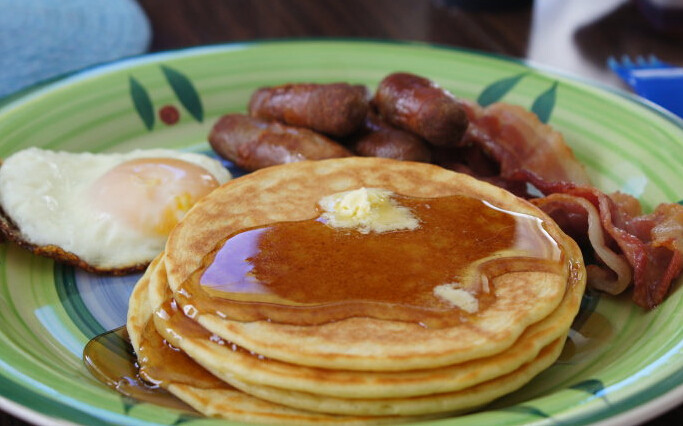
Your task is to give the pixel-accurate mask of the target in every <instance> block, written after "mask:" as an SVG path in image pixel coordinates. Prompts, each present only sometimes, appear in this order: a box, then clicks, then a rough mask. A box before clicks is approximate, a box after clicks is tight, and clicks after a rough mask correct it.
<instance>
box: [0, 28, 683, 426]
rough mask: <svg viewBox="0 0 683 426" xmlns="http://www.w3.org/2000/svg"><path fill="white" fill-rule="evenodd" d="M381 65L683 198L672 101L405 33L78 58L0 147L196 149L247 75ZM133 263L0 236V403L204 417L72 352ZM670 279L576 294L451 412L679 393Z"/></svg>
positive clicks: (557, 414) (10, 108)
mask: <svg viewBox="0 0 683 426" xmlns="http://www.w3.org/2000/svg"><path fill="white" fill-rule="evenodd" d="M393 71H410V72H414V73H417V74H421V75H424V76H427V77H429V78H431V79H433V80H434V81H436V82H438V83H439V84H440V85H442V86H443V87H445V88H447V89H448V90H450V91H452V92H453V93H455V94H456V95H458V96H460V97H463V98H469V99H473V100H479V101H480V102H481V103H488V102H493V101H495V100H502V101H505V102H509V103H514V104H519V105H522V106H524V107H526V108H529V109H531V110H533V111H535V112H536V113H537V114H538V115H539V117H541V118H542V119H543V120H544V121H547V122H548V123H549V124H551V125H553V126H554V127H556V128H557V129H559V130H560V131H561V132H563V134H564V136H565V139H566V140H567V142H568V143H569V144H570V145H571V146H572V147H573V149H574V150H575V153H576V154H577V157H578V158H579V160H580V161H582V162H583V163H584V164H585V165H586V166H587V169H588V172H589V174H590V176H591V177H592V178H593V181H594V183H595V185H596V186H597V187H598V188H600V189H602V190H604V191H614V190H621V191H624V192H627V193H630V194H632V195H635V196H636V197H638V198H639V199H640V200H641V202H642V203H643V205H644V206H645V208H646V209H648V210H649V209H651V208H653V206H655V205H656V204H658V203H659V202H662V201H669V202H676V201H678V200H681V199H683V188H682V187H681V185H680V176H683V160H682V159H683V143H682V141H683V124H682V122H681V120H679V119H677V118H676V117H674V116H673V115H670V114H667V113H666V112H664V111H663V110H660V109H657V108H656V107H654V106H652V105H647V104H645V103H643V102H641V101H639V100H637V99H636V98H635V97H632V96H629V95H627V94H624V93H621V92H617V91H613V90H608V89H605V88H601V87H598V86H595V85H592V84H590V83H587V82H581V81H578V80H576V79H574V78H571V77H569V76H565V75H562V74H561V73H557V72H553V71H549V70H544V69H542V68H539V67H537V66H532V65H530V64H527V63H524V62H521V61H516V60H511V59H506V58H502V57H498V56H492V55H485V54H481V53H477V52H471V51H463V50H456V49H451V48H443V47H436V46H429V45H424V44H413V43H393V42H372V41H364V42H357V41H346V40H310V41H273V42H262V43H242V44H231V45H221V46H211V47H202V48H194V49H189V50H182V51H176V52H170V53H163V54H156V55H149V56H142V57H138V58H132V59H128V60H124V61H122V62H117V63H113V64H109V65H105V66H101V67H96V68H93V69H89V70H85V71H82V72H79V73H77V74H75V75H71V76H68V77H65V78H63V79H61V80H59V81H57V82H53V83H51V84H47V85H44V86H42V87H37V88H34V89H33V90H31V91H29V92H28V93H24V94H22V95H21V96H16V97H13V98H12V99H10V100H7V101H5V103H4V104H3V105H2V106H0V156H3V157H4V156H7V155H9V154H10V153H12V152H14V151H17V150H19V149H22V148H26V147H29V146H41V147H45V148H50V149H60V150H68V151H109V152H112V151H127V150H131V149H134V148H153V147H170V148H177V149H185V150H194V151H204V152H209V151H210V150H209V147H208V144H207V142H206V135H207V134H208V131H209V129H210V127H211V125H212V123H213V122H214V121H215V120H216V119H217V118H218V117H219V116H220V115H222V114H225V113H228V112H243V111H244V110H245V108H246V104H247V101H248V99H249V96H250V94H251V92H252V91H253V90H254V89H255V88H257V87H260V86H264V85H273V84H279V83H284V82H295V81H309V82H310V81H312V82H332V81H347V82H352V83H363V84H366V85H368V86H369V87H370V88H371V89H374V87H375V86H376V85H377V83H378V82H379V81H380V80H381V79H382V77H384V76H385V75H387V74H388V73H390V72H393ZM136 278H137V276H128V277H122V278H103V277H99V276H95V275H90V274H87V273H84V272H82V271H79V270H76V269H74V268H70V267H65V266H63V265H60V264H55V263H53V262H52V261H50V260H46V259H43V258H38V257H34V256H32V255H30V254H27V253H26V252H24V251H22V250H20V249H18V248H17V247H15V246H13V245H7V244H4V245H2V246H0V394H1V395H2V399H1V401H2V403H0V406H2V408H3V409H5V410H7V411H9V412H12V413H15V414H16V415H19V416H22V417H24V418H28V419H32V420H34V421H37V422H39V423H44V422H47V421H48V420H47V419H49V418H57V419H62V420H67V421H71V422H74V423H84V424H103V423H105V422H107V423H111V424H131V425H151V424H157V425H158V424H161V425H171V424H177V423H183V424H184V425H188V426H190V425H199V424H207V425H208V424H214V423H216V422H217V421H216V420H212V419H201V418H196V417H192V416H188V415H186V413H183V412H180V411H175V410H172V409H167V408H160V407H157V406H154V405H152V404H145V403H138V402H136V401H132V400H130V399H127V398H123V397H121V396H120V395H118V394H117V393H116V392H113V391H111V390H109V389H108V388H106V387H105V386H103V385H101V384H100V383H99V382H97V381H96V380H95V379H94V378H93V377H92V376H91V375H90V374H89V373H88V372H87V371H86V369H85V367H84V366H83V363H82V361H81V352H82V349H83V347H84V345H85V344H86V343H87V342H88V340H89V339H91V338H92V337H93V336H95V335H97V334H99V333H100V332H103V331H105V330H109V329H112V328H115V327H117V326H120V325H122V324H123V323H124V319H125V312H126V305H127V298H128V295H129V294H130V291H131V289H132V287H133V285H134V283H135V280H136ZM680 287H681V280H679V281H678V282H677V283H676V284H675V288H674V290H673V293H672V294H671V296H670V297H669V298H668V300H666V302H665V303H663V304H662V305H661V306H659V307H658V308H656V309H654V310H652V311H649V312H645V311H643V310H642V309H640V308H638V307H637V306H635V305H634V304H633V303H630V301H629V296H628V295H624V296H620V297H607V296H601V295H599V294H596V293H592V292H590V293H587V295H586V297H585V298H584V303H583V305H582V310H581V312H580V313H579V316H578V317H577V321H576V322H575V324H574V326H573V328H572V331H571V334H570V342H569V343H568V345H567V346H566V348H565V351H564V353H563V355H562V357H561V358H560V360H559V361H558V362H557V363H555V364H554V365H553V366H552V367H551V368H550V369H548V370H547V371H545V372H544V373H542V374H541V375H540V376H538V377H536V378H535V379H534V380H533V381H532V382H531V383H529V384H528V385H527V386H525V387H524V388H523V389H521V390H519V391H518V392H515V393H513V394H511V395H509V396H507V397H505V398H503V399H501V400H498V401H496V402H495V403H494V404H492V405H491V406H489V407H487V408H486V409H484V410H482V411H480V412H476V413H473V414H469V415H465V416H461V417H459V418H458V419H457V424H458V425H459V426H464V425H480V424H494V423H495V424H503V423H504V424H509V425H521V424H528V423H547V424H558V423H563V424H574V425H576V424H585V423H592V422H596V421H600V420H605V419H608V420H609V421H608V423H613V424H628V423H636V422H640V421H643V420H645V419H647V418H650V417H652V416H654V415H655V414H657V413H659V412H661V411H663V410H666V409H667V408H670V407H673V406H675V405H676V404H678V403H680V402H681V401H683V386H682V385H681V383H683V328H681V326H680V324H681V323H683V290H681V289H680ZM636 407H637V408H636ZM45 416H47V417H45ZM222 424H226V423H222ZM227 424H236V423H230V422H228V423H227ZM433 424H439V425H451V424H456V420H454V419H453V418H451V419H444V420H439V421H434V422H433Z"/></svg>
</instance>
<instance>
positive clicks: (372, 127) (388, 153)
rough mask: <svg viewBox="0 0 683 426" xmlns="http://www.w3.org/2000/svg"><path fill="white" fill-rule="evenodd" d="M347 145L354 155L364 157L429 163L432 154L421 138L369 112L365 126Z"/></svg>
mask: <svg viewBox="0 0 683 426" xmlns="http://www.w3.org/2000/svg"><path fill="white" fill-rule="evenodd" d="M346 143H347V144H348V145H350V146H351V149H352V151H353V152H354V153H356V154H358V155H360V156H363V157H382V158H393V159H395V160H408V161H419V162H422V163H429V162H430V161H431V158H432V152H431V150H430V149H429V148H428V147H427V144H426V142H425V141H424V140H422V139H421V138H420V137H418V136H416V135H414V134H412V133H410V132H406V131H404V130H401V129H397V128H396V127H393V126H391V125H389V124H388V123H386V122H385V121H384V120H382V119H381V117H380V116H379V115H377V114H376V113H374V112H372V111H371V112H369V113H368V116H367V118H366V120H365V125H364V127H363V128H361V130H359V131H357V132H356V133H355V134H354V136H353V137H351V138H349V139H348V140H347V141H346Z"/></svg>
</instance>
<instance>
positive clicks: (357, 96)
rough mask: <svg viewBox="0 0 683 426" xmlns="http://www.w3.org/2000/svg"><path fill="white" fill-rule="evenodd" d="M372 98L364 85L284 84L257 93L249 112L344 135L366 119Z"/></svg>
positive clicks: (251, 101)
mask: <svg viewBox="0 0 683 426" xmlns="http://www.w3.org/2000/svg"><path fill="white" fill-rule="evenodd" d="M369 97H370V95H369V92H368V89H367V88H366V87H365V86H362V85H350V84H347V83H332V84H313V83H299V84H284V85H282V86H276V87H264V88H261V89H259V90H257V91H256V92H254V94H253V95H252V96H251V100H250V101H249V114H250V115H251V116H252V117H257V118H262V119H265V120H277V121H281V122H283V123H286V124H289V125H292V126H297V127H306V128H309V129H312V130H315V131H317V132H320V133H325V134H328V135H331V136H336V137H343V136H347V135H349V134H351V133H353V132H354V131H355V130H356V129H358V127H359V126H360V125H361V124H362V123H363V120H365V116H366V115H367V113H368V109H369V102H368V101H369Z"/></svg>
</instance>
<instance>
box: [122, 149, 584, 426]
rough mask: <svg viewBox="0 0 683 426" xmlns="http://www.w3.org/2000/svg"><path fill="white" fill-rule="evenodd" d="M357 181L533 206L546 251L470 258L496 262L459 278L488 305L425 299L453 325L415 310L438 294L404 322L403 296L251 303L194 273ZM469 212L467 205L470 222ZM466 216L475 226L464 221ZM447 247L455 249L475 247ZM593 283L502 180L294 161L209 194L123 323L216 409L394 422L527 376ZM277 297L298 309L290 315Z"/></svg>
mask: <svg viewBox="0 0 683 426" xmlns="http://www.w3.org/2000/svg"><path fill="white" fill-rule="evenodd" d="M362 187H372V188H383V189H387V190H390V191H392V192H394V193H396V194H401V195H402V196H409V197H419V198H420V199H424V200H430V199H438V198H443V197H449V196H454V195H458V196H464V197H470V198H473V199H476V200H481V201H483V202H484V203H485V204H486V205H487V206H491V208H492V209H495V210H499V211H504V212H506V214H509V215H511V216H514V217H524V218H531V219H533V220H535V221H536V222H534V223H538V224H539V225H538V229H537V230H538V232H537V234H538V235H535V236H534V238H536V239H543V241H544V243H543V244H540V246H543V247H542V250H540V253H541V255H538V254H536V256H537V257H535V258H534V257H529V256H527V255H529V253H526V252H525V250H526V251H533V250H531V249H529V248H528V246H529V244H526V245H525V244H521V245H520V246H519V247H517V248H516V249H515V250H502V251H501V250H499V251H497V252H495V253H493V254H490V255H487V256H488V257H487V258H486V259H484V262H482V260H481V259H480V260H478V261H477V262H475V263H477V264H478V265H482V264H487V265H488V267H487V268H488V269H486V271H488V272H487V273H488V274H489V275H488V278H485V279H482V278H481V277H476V279H474V280H473V281H472V282H473V283H475V284H473V285H472V286H470V287H467V288H466V290H467V291H468V292H469V293H468V294H473V295H474V297H475V299H477V300H478V301H479V303H478V304H477V305H475V309H471V306H469V305H468V306H465V305H459V304H458V300H460V299H458V298H455V299H454V301H453V303H452V304H451V305H448V304H447V303H446V305H447V306H448V308H447V309H446V308H443V306H444V303H443V300H440V301H439V302H435V303H436V305H434V306H437V305H438V307H439V308H438V309H437V308H433V306H432V308H429V307H427V308H426V309H423V310H424V312H426V313H427V315H426V318H427V317H429V318H432V319H434V318H436V319H437V320H438V319H439V316H442V317H443V318H442V319H443V320H444V321H431V322H430V321H426V320H425V321H420V315H419V312H421V311H420V309H422V308H424V307H425V306H427V305H429V303H427V305H420V303H422V302H417V301H416V302H415V304H416V305H420V306H418V308H416V309H414V310H413V311H410V312H411V314H410V315H407V316H406V315H404V316H403V317H401V318H400V319H396V318H398V317H396V318H394V317H392V315H393V314H392V313H391V312H394V311H396V312H399V311H400V312H403V311H402V310H403V309H404V308H405V307H404V306H398V305H397V306H393V308H392V309H393V311H392V310H391V309H389V310H388V311H387V310H386V309H385V310H384V311H382V310H381V309H380V310H378V312H384V313H383V314H375V313H374V311H373V310H372V306H375V305H377V306H380V305H382V306H384V307H385V308H386V306H387V305H391V303H384V304H383V302H382V300H379V301H378V300H375V302H376V303H374V304H373V303H369V304H367V306H370V308H367V306H365V308H366V310H364V311H362V312H365V314H363V315H360V314H357V313H356V314H348V312H357V311H353V310H344V309H341V308H340V309H337V308H339V306H342V307H343V306H346V305H347V304H351V305H353V303H354V301H340V300H337V301H335V302H334V303H327V304H325V303H323V304H322V306H323V309H322V310H319V311H315V310H313V311H307V310H306V309H307V308H309V307H310V306H309V305H310V304H308V305H307V304H306V303H296V302H292V301H291V300H283V299H282V298H278V297H274V298H273V297H271V299H268V297H270V296H267V297H265V296H263V294H260V295H257V296H258V297H262V299H259V301H258V302H254V300H255V299H254V300H252V299H251V297H252V296H254V295H253V294H237V293H236V292H233V293H229V292H228V293H225V292H220V291H215V290H212V289H211V288H208V287H207V286H205V285H203V281H202V278H201V277H202V276H203V274H204V273H205V271H206V269H207V268H208V267H209V266H210V265H212V264H213V263H214V262H216V259H217V257H216V251H217V248H218V247H221V245H222V244H224V243H225V242H226V241H227V240H228V237H231V236H235V235H239V234H240V233H241V232H244V231H245V230H251V229H258V228H259V227H262V226H268V225H271V224H277V223H292V222H295V221H304V220H308V219H311V218H316V217H318V216H319V215H320V211H319V207H318V201H320V199H321V198H323V197H325V196H328V195H330V194H333V193H337V192H340V191H347V190H353V189H357V188H362ZM476 216H477V212H472V215H471V217H470V219H471V220H472V221H473V223H474V222H476V221H477V217H476ZM464 218H465V219H467V216H464ZM418 219H419V217H418ZM453 220H456V218H454V219H453ZM457 220H459V221H460V222H459V225H458V227H459V228H463V229H464V231H467V230H468V229H467V228H468V226H467V223H463V220H464V219H463V217H461V218H459V219H457ZM478 226H479V228H476V227H474V228H473V229H480V228H481V224H480V225H478ZM519 226H520V225H519V224H518V225H517V228H518V232H521V231H520V229H521V228H519ZM338 232H339V233H340V235H342V236H343V235H348V234H349V233H352V232H353V231H349V230H339V231H338ZM396 232H413V231H396ZM496 232H498V231H496ZM465 235H469V234H467V232H465ZM354 238H364V237H363V236H355V237H354ZM471 238H474V239H477V238H479V237H478V236H477V235H471ZM520 238H521V237H520ZM482 244H483V245H489V244H490V241H486V240H485V239H484V240H483V242H482ZM544 244H545V245H544ZM331 249H332V250H333V249H334V247H332V248H331ZM315 250H317V251H320V252H322V253H325V250H330V248H329V247H327V248H325V247H319V248H315ZM452 250H453V251H452V255H453V256H454V257H458V256H465V255H467V253H459V252H458V249H457V247H454V248H453V249H452ZM525 256H526V257H525ZM544 256H545V257H544ZM505 259H507V260H505ZM510 259H513V260H512V261H511V260H510ZM444 262H445V259H444ZM305 263H306V262H303V264H304V265H305ZM232 265H237V267H239V265H238V262H236V261H235V262H233V263H232ZM491 265H493V267H491ZM496 265H497V266H496ZM474 270H477V271H479V270H480V269H477V268H475V269H474ZM481 270H483V269H481ZM492 271H493V272H492ZM406 273H407V272H406ZM247 275H248V274H247ZM371 275H372V274H371V273H370V272H368V277H370V276H371ZM302 276H303V275H302ZM368 279H370V278H368ZM320 285H321V287H324V285H323V284H322V283H321V284H320ZM388 285H393V283H389V284H388ZM584 286H585V271H584V266H583V261H582V258H581V254H580V251H579V249H578V247H577V246H576V244H575V243H574V241H573V240H571V239H570V238H569V237H567V236H566V235H565V234H563V233H562V232H561V231H560V230H559V227H558V226H557V225H556V224H555V223H554V222H552V220H551V219H549V218H548V217H547V216H546V215H545V214H543V213H542V212H541V211H540V210H538V209H537V208H535V207H534V206H532V205H531V204H530V203H528V202H526V201H524V200H521V199H519V198H517V197H515V196H514V195H512V194H510V193H508V192H506V191H504V190H502V189H500V188H497V187H494V186H492V185H489V184H487V183H484V182H481V181H478V180H476V179H473V178H470V177H468V176H465V175H462V174H458V173H454V172H451V171H447V170H444V169H442V168H440V167H437V166H432V165H428V164H419V163H410V162H399V161H394V160H386V159H379V158H345V159H335V160H324V161H317V162H299V163H292V164H288V165H283V166H276V167H271V168H266V169H263V170H260V171H257V172H254V173H252V174H249V175H247V176H244V177H241V178H238V179H235V180H233V181H231V182H229V183H227V184H225V185H223V186H222V187H219V188H218V189H216V190H215V191H213V192H212V193H210V194H209V195H208V196H206V197H205V198H203V199H202V200H200V202H199V203H197V204H196V205H195V206H194V207H193V209H192V210H191V211H190V212H189V213H188V214H187V215H186V216H185V218H184V219H183V220H182V221H181V223H180V224H179V225H178V226H177V227H176V228H175V230H174V231H173V232H172V234H171V236H170V238H169V240H168V243H167V245H166V249H165V251H164V253H163V254H162V255H160V256H159V257H158V258H157V259H156V260H155V261H154V262H153V263H152V264H151V265H150V267H149V268H148V270H147V271H146V273H145V274H144V276H143V277H142V278H141V280H140V281H139V282H138V284H137V286H136V288H135V290H134V292H133V294H132V296H131V299H130V307H129V313H128V331H129V335H130V337H131V341H132V343H133V346H134V348H135V350H136V353H137V355H138V359H139V364H140V366H141V375H142V377H144V378H147V379H148V380H153V381H155V382H157V383H159V384H160V385H161V386H162V387H164V388H166V389H168V390H169V391H170V392H171V393H173V394H174V395H176V396H177V397H179V398H180V399H182V400H183V401H185V402H186V403H188V404H189V405H191V406H192V407H194V408H195V409H196V410H197V411H199V412H201V413H203V414H205V415H207V416H213V417H223V418H227V419H232V420H238V421H246V422H256V423H269V424H270V423H273V424H286V423H288V424H303V423H334V424H376V423H396V422H398V421H399V420H415V419H420V418H426V417H434V416H443V415H453V414H457V413H461V412H465V411H469V410H473V409H476V408H478V407H481V406H483V405H484V404H487V403H488V402H490V401H492V400H494V399H496V398H498V397H500V396H502V395H505V394H507V393H510V392H512V391H514V390H516V389H518V388H520V387H521V386H523V385H524V384H526V383H527V382H529V381H530V380H531V379H532V378H533V377H534V376H535V375H537V374H538V373H540V372H541V371H543V370H544V369H545V368H547V367H548V366H550V365H551V364H552V363H553V362H554V361H555V360H556V359H557V357H558V356H559V354H560V352H561V350H562V347H563V345H564V341H565V338H566V336H567V332H568V330H569V327H570V325H571V323H572V320H573V318H574V316H575V315H576V313H577V312H578V308H579V305H580V300H581V297H582V294H583V291H584ZM361 287H362V286H361ZM368 287H371V286H370V285H368ZM397 291H398V289H397ZM429 291H430V292H431V289H429ZM391 292H392V291H388V292H387V293H391ZM254 297H256V296H254ZM258 297H257V298H258ZM263 297H265V299H263ZM416 298H417V297H416ZM228 299H229V300H228ZM436 299H438V297H436V296H435V300H436ZM226 301H227V302H226ZM223 302H225V303H223ZM228 302H229V303H228ZM439 303H441V304H439ZM399 305H400V304H399ZM280 308H281V309H282V311H287V309H288V308H291V309H290V310H289V311H287V312H290V313H291V312H293V314H289V316H288V315H281V312H280V311H279V310H278V309H280ZM325 309H331V310H334V309H337V311H335V312H337V315H336V316H333V317H326V316H325V315H324V314H323V315H322V316H316V315H319V314H320V312H325ZM405 309H408V308H405ZM297 312H301V316H297ZM311 312H313V313H311ZM316 312H318V313H317V314H316ZM339 312H341V314H339ZM344 312H346V313H347V314H344ZM386 312H389V314H387V313H386ZM416 312H417V313H416ZM269 313H274V314H275V315H274V316H273V317H271V315H270V314H269ZM404 313H405V312H404ZM430 315H431V317H430ZM274 318H275V319H274ZM325 318H328V320H326V319H325ZM329 318H332V319H329Z"/></svg>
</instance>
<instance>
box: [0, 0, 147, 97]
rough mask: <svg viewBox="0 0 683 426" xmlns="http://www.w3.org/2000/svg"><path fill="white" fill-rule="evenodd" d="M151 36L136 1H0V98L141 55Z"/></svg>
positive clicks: (145, 19) (144, 17)
mask: <svg viewBox="0 0 683 426" xmlns="http://www.w3.org/2000/svg"><path fill="white" fill-rule="evenodd" d="M151 35H152V33H151V26H150V23H149V21H148V19H147V17H146V16H145V13H144V11H143V10H142V8H141V7H140V5H138V3H137V2H136V1H135V0H0V65H1V66H0V98H1V97H3V96H6V95H9V94H11V93H13V92H17V91H19V90H21V89H23V88H25V87H27V86H30V85H32V84H35V83H38V82H41V81H45V80H47V79H51V78H54V77H57V76H60V75H63V74H66V73H69V72H72V71H76V70H78V69H81V68H84V67H88V66H92V65H95V64H99V63H102V62H108V61H112V60H115V59H119V58H123V57H126V56H131V55H136V54H140V53H143V52H145V51H146V50H147V48H148V47H149V43H150V40H151Z"/></svg>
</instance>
